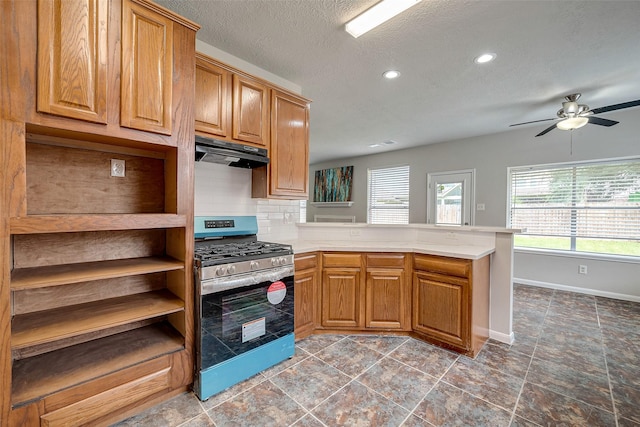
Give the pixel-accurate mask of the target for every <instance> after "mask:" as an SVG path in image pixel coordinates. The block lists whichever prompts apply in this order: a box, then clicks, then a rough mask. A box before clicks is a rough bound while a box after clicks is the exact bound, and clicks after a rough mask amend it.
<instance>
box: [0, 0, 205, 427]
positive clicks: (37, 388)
mask: <svg viewBox="0 0 640 427" xmlns="http://www.w3.org/2000/svg"><path fill="white" fill-rule="evenodd" d="M2 8H3V11H4V12H6V16H7V17H8V18H7V20H5V22H4V23H3V24H4V25H3V26H2V28H0V34H1V35H2V40H3V41H4V43H2V45H0V51H2V53H3V57H4V56H6V57H11V58H16V60H15V61H12V62H11V63H10V64H8V65H7V67H4V68H3V69H2V71H0V74H2V76H1V77H2V78H0V92H1V93H2V94H3V97H2V99H3V105H2V108H0V135H2V149H0V166H1V168H0V170H1V172H0V178H2V190H1V191H0V198H1V199H0V206H2V209H0V260H2V264H1V265H0V275H1V277H2V285H1V286H0V425H1V426H5V425H6V426H8V427H13V426H20V427H30V426H40V425H47V426H80V425H92V426H93V425H95V426H107V425H111V424H113V423H115V422H117V421H119V420H120V419H122V418H123V417H126V416H130V415H132V414H133V413H134V412H136V411H138V410H143V409H145V405H146V406H149V405H151V404H154V403H158V402H160V401H162V400H164V399H168V398H170V397H172V396H175V395H176V394H178V393H181V392H183V391H185V390H187V388H188V386H189V384H190V383H191V382H192V376H193V362H192V354H193V353H192V352H193V335H194V331H193V271H192V268H193V155H194V115H193V105H192V104H193V98H194V86H195V33H196V31H197V30H198V26H197V25H196V24H194V23H192V22H190V21H188V20H186V19H184V18H182V17H180V16H177V15H175V14H174V13H172V12H171V11H169V10H167V9H165V8H163V7H161V6H159V5H156V4H154V3H153V2H152V1H150V0H114V1H111V0H109V1H97V2H88V3H87V2H85V1H82V0H65V1H56V0H24V1H22V0H11V1H7V2H5V4H3V6H2ZM3 16H4V15H3ZM34 16H38V17H39V19H37V20H35V19H33V17H34ZM54 52H55V53H54ZM141 53H144V54H141ZM159 69H160V70H162V72H161V73H158V72H157V71H158V70H159ZM82 70H84V71H85V72H82ZM154 70H155V72H154ZM140 79H144V81H140ZM68 88H74V89H73V90H68ZM139 99H144V101H145V102H143V103H138V102H136V101H137V100H139ZM5 101H6V102H5ZM149 106H151V107H150V108H147V107H149ZM114 160H117V161H118V162H119V163H120V164H124V174H122V173H120V172H119V171H118V173H114V170H113V166H112V165H113V164H114Z"/></svg>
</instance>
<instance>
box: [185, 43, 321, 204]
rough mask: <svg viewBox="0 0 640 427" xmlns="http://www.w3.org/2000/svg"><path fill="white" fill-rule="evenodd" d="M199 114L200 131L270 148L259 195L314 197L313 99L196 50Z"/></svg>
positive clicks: (255, 185)
mask: <svg viewBox="0 0 640 427" xmlns="http://www.w3.org/2000/svg"><path fill="white" fill-rule="evenodd" d="M195 117H196V123H195V126H196V132H198V133H199V134H202V135H205V136H210V137H212V138H220V139H223V140H227V141H232V142H237V143H240V144H246V145H253V146H256V147H261V148H267V150H268V151H269V160H270V164H269V165H268V166H264V167H261V168H256V169H253V172H252V196H253V197H257V198H278V199H306V198H307V197H308V195H309V100H307V99H305V98H302V97H300V96H298V95H295V94H293V93H290V92H287V91H285V90H283V89H281V88H278V87H275V86H274V85H271V84H269V83H268V82H265V81H263V80H260V79H258V78H255V77H252V76H249V75H247V74H246V73H244V72H242V71H239V70H236V69H234V68H232V67H230V66H228V65H225V64H223V63H220V62H217V61H216V60H214V59H212V58H209V57H208V56H206V55H203V54H200V53H196V96H195Z"/></svg>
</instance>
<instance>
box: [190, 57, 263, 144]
mask: <svg viewBox="0 0 640 427" xmlns="http://www.w3.org/2000/svg"><path fill="white" fill-rule="evenodd" d="M195 116H196V131H197V132H198V133H201V134H205V135H208V136H211V137H213V138H220V139H224V140H228V141H234V142H237V143H241V144H247V145H254V146H256V147H261V148H267V149H268V148H269V89H268V87H267V86H266V84H264V83H262V82H260V81H259V80H257V79H255V78H252V77H249V76H247V75H244V74H242V73H240V72H239V71H236V70H234V69H233V68H231V67H229V66H227V65H224V64H221V63H219V62H216V61H215V60H213V59H212V58H209V57H208V56H206V55H203V54H200V53H197V54H196V98H195Z"/></svg>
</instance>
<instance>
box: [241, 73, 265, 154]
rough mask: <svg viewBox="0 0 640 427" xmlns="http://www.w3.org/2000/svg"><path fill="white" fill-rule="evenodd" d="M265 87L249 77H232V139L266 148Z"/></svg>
mask: <svg viewBox="0 0 640 427" xmlns="http://www.w3.org/2000/svg"><path fill="white" fill-rule="evenodd" d="M268 97H269V94H268V92H267V87H266V86H265V85H263V84H262V83H259V82H258V81H257V80H254V79H252V78H249V77H245V76H240V75H238V74H234V75H233V107H232V109H233V125H232V128H233V139H237V140H239V141H245V142H250V143H253V144H256V145H261V146H265V147H266V146H267V141H269V120H268V118H269V101H268Z"/></svg>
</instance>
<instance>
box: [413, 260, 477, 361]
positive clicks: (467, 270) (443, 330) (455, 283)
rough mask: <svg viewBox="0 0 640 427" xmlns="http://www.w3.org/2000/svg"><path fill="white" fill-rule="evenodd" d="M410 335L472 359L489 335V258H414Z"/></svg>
mask: <svg viewBox="0 0 640 427" xmlns="http://www.w3.org/2000/svg"><path fill="white" fill-rule="evenodd" d="M413 268H414V272H413V322H412V324H413V325H412V326H413V331H414V332H416V333H418V334H419V335H421V336H423V337H425V338H426V339H427V340H429V341H432V342H435V343H438V344H441V345H444V346H445V347H449V348H452V349H455V350H457V351H460V352H462V353H464V354H467V355H469V356H472V357H473V356H475V355H476V354H477V353H478V351H480V348H481V347H482V345H483V344H484V342H485V341H486V340H487V338H488V332H489V257H488V256H487V257H484V258H481V259H479V260H474V261H471V260H464V259H457V258H448V257H439V256H431V255H420V254H416V255H414V265H413Z"/></svg>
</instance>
